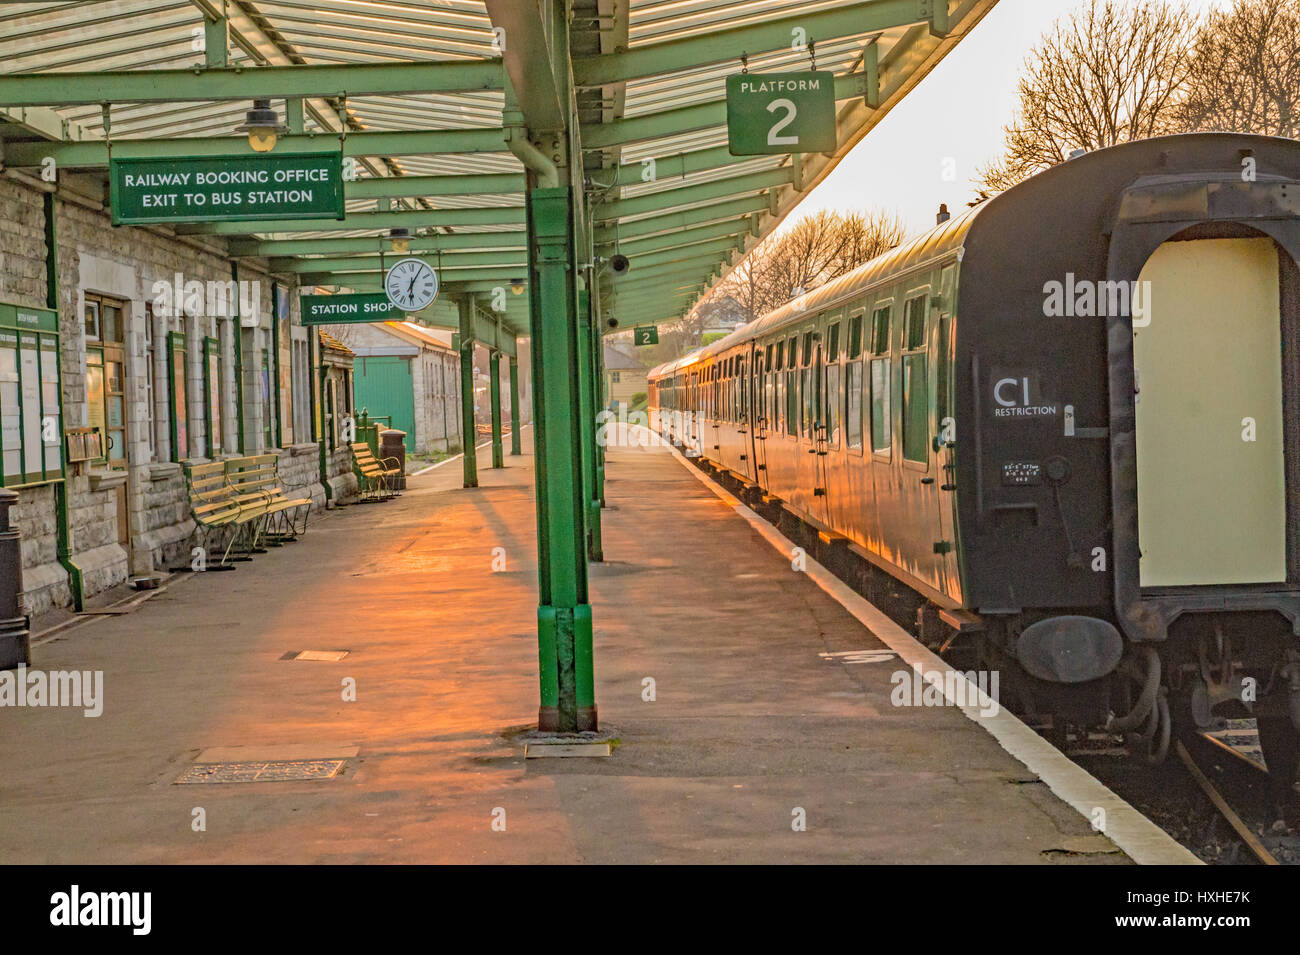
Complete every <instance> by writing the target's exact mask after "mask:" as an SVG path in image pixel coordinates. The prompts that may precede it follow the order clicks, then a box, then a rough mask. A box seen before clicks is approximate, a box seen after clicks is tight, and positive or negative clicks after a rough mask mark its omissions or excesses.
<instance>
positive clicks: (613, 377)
mask: <svg viewBox="0 0 1300 955" xmlns="http://www.w3.org/2000/svg"><path fill="white" fill-rule="evenodd" d="M609 380H610V383H611V384H615V385H617V384H618V372H616V371H611V372H610V373H609Z"/></svg>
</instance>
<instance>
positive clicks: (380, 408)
mask: <svg viewBox="0 0 1300 955" xmlns="http://www.w3.org/2000/svg"><path fill="white" fill-rule="evenodd" d="M353 387H354V389H355V391H356V406H357V410H358V411H360V410H363V409H364V410H365V411H366V412H367V413H368V414H369V415H370V417H371V418H387V417H391V418H392V422H393V427H394V428H397V429H398V430H399V431H405V432H406V442H405V443H406V453H407V454H411V453H413V452H414V451H415V382H414V381H413V379H412V377H411V359H409V358H403V357H402V356H400V355H378V356H373V357H365V358H358V359H357V361H356V366H355V370H354V375H353ZM383 427H384V425H383V423H382V422H381V423H380V428H383Z"/></svg>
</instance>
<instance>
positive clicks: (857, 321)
mask: <svg viewBox="0 0 1300 955" xmlns="http://www.w3.org/2000/svg"><path fill="white" fill-rule="evenodd" d="M861 354H862V312H857V313H856V314H854V315H852V316H850V318H849V361H852V360H853V359H855V358H857V357H858V356H859V355H861Z"/></svg>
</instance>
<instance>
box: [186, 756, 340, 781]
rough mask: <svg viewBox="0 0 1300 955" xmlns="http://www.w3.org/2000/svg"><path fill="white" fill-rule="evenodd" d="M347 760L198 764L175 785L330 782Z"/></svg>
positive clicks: (187, 771)
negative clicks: (302, 781)
mask: <svg viewBox="0 0 1300 955" xmlns="http://www.w3.org/2000/svg"><path fill="white" fill-rule="evenodd" d="M346 762H347V760H344V759H299V760H293V761H289V762H267V761H265V760H258V761H253V762H246V763H199V764H197V765H194V766H191V767H189V768H188V769H186V770H185V772H183V773H181V775H180V777H179V778H178V779H177V780H176V784H177V785H182V784H186V783H283V782H296V781H299V780H312V779H331V778H333V777H334V776H336V775H338V773H339V771H340V770H342V769H343V766H344V764H345V763H346Z"/></svg>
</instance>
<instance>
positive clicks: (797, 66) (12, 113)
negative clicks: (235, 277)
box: [0, 0, 996, 336]
mask: <svg viewBox="0 0 1300 955" xmlns="http://www.w3.org/2000/svg"><path fill="white" fill-rule="evenodd" d="M994 3H996V0H852V2H850V0H822V2H816V0H812V2H810V0H572V2H571V4H570V13H571V16H570V19H569V22H568V24H567V33H568V40H567V44H560V43H557V42H556V37H557V36H563V34H564V27H563V25H562V24H559V25H557V23H556V22H554V19H553V18H552V19H548V18H547V16H546V15H544V14H543V13H542V12H541V10H543V9H547V8H551V5H550V4H539V3H537V2H536V0H487V2H477V0H313V2H299V0H224V2H223V0H101V2H87V3H78V2H43V3H6V4H4V5H2V6H0V149H2V150H3V153H2V159H3V163H4V166H5V168H6V169H13V170H16V171H17V172H18V173H19V174H20V175H25V176H29V177H32V178H33V179H39V178H40V174H41V170H42V163H44V162H47V161H48V160H49V159H51V158H52V159H53V160H54V162H55V163H56V164H57V168H58V170H59V175H60V181H61V182H62V183H63V184H64V185H65V187H68V188H73V189H80V190H82V191H84V192H86V193H87V194H88V195H89V196H90V197H91V198H92V199H96V200H99V201H103V202H104V203H105V206H107V181H108V160H109V156H110V150H111V155H112V156H113V157H114V158H121V157H126V158H130V157H166V156H172V157H196V156H207V155H211V156H219V155H229V154H232V153H249V152H250V146H249V143H248V139H247V137H246V135H245V134H244V133H241V132H237V131H236V127H238V126H239V125H240V124H241V123H244V122H245V121H246V114H247V113H248V111H249V109H250V108H251V107H252V106H253V101H254V100H264V99H269V100H271V104H270V105H271V107H272V108H273V109H275V110H276V112H277V117H278V119H279V120H280V122H282V123H283V125H284V127H285V128H284V129H283V130H282V131H281V134H280V136H279V142H278V144H277V145H276V147H275V148H276V150H280V151H285V152H291V151H313V150H321V149H327V148H333V149H338V148H339V145H338V144H339V143H340V142H341V148H342V152H343V155H344V157H350V158H351V159H352V160H354V161H355V166H354V169H355V176H356V178H355V181H349V182H347V183H346V189H345V194H346V216H345V218H343V219H341V220H328V221H322V220H292V219H290V220H270V221H258V222H237V221H227V222H203V223H188V224H176V225H174V226H171V228H174V230H175V231H176V232H177V233H181V234H188V235H193V236H196V237H203V236H213V237H221V238H223V239H225V240H227V241H228V245H227V246H226V248H227V249H228V251H229V254H231V255H233V256H237V257H252V258H256V259H258V260H262V261H264V262H265V263H266V265H268V266H269V268H270V270H271V271H272V272H275V273H294V274H297V275H298V276H299V277H300V279H301V282H302V283H303V284H304V285H316V286H320V287H321V288H322V289H323V290H326V291H329V290H338V291H378V290H380V288H381V258H380V255H381V251H382V252H383V254H384V255H385V256H386V257H387V260H388V261H391V260H392V257H393V254H394V253H393V251H392V240H391V238H390V236H391V230H393V229H398V230H402V229H405V230H409V232H410V238H409V249H410V252H409V254H411V255H416V256H420V257H422V258H424V259H425V260H426V261H428V262H429V263H430V264H432V265H433V266H434V267H435V268H436V269H437V270H438V272H439V275H440V278H441V280H442V284H443V289H444V290H445V292H446V293H450V294H448V295H445V296H443V298H441V299H440V303H441V302H442V301H444V300H445V299H449V298H451V297H452V296H454V295H456V294H461V295H465V294H475V295H478V294H482V295H489V294H492V293H493V292H494V291H496V292H497V293H498V294H499V292H500V290H501V289H502V288H508V289H510V291H511V293H512V294H511V295H509V296H507V298H508V305H509V307H508V308H507V309H506V310H505V311H504V312H501V313H500V315H502V316H503V317H502V318H500V319H498V320H497V321H498V327H497V328H496V330H495V332H496V334H499V335H502V334H504V335H509V336H514V335H526V334H528V311H527V307H526V294H527V293H526V289H527V282H526V278H527V249H526V238H525V237H526V231H525V229H526V223H525V204H524V192H525V189H526V186H527V182H526V176H527V175H530V174H531V175H535V174H536V169H537V165H536V164H535V162H537V161H540V162H541V163H542V164H543V166H544V165H545V163H546V162H547V161H552V162H558V163H560V164H563V165H566V166H567V165H570V164H571V162H572V161H573V159H572V158H570V157H568V156H566V155H565V150H566V148H567V146H568V144H569V143H571V142H574V141H576V142H577V143H579V144H580V146H579V148H580V151H581V163H582V169H583V178H584V180H585V190H586V202H584V203H583V207H584V209H585V215H586V216H587V223H586V233H587V242H588V243H589V245H590V246H591V248H590V249H589V250H588V254H589V255H590V256H591V259H592V260H593V261H594V262H595V263H598V264H600V265H601V267H602V272H601V274H602V278H601V284H600V286H599V294H600V305H601V308H602V314H603V315H605V316H607V317H612V318H614V319H616V320H617V321H618V324H619V326H620V327H623V328H628V327H631V326H633V325H644V324H654V323H659V322H664V321H673V320H676V319H679V318H680V317H682V316H683V315H685V314H686V313H687V312H688V311H689V310H690V309H691V308H692V307H693V305H694V304H695V303H696V302H698V301H699V300H700V298H701V297H702V296H704V295H706V294H707V293H708V291H709V289H710V288H711V287H712V286H713V285H714V284H716V283H717V282H718V281H719V280H720V279H721V277H722V276H724V275H725V274H726V273H727V272H728V271H729V270H730V269H731V268H732V267H734V265H735V263H736V262H737V261H739V258H740V257H742V256H743V255H744V254H745V253H746V252H747V251H748V250H750V249H752V248H753V246H754V245H755V244H756V243H757V242H759V241H760V240H761V239H762V238H763V237H764V236H765V235H767V234H768V233H769V232H770V231H771V230H772V229H773V228H775V227H776V225H777V224H778V223H779V222H780V221H781V219H782V218H783V217H784V216H785V215H786V214H787V213H788V212H789V211H790V210H791V209H792V208H793V207H794V205H795V204H796V203H797V202H798V201H799V199H800V197H801V196H802V195H804V194H806V192H807V191H808V190H809V189H811V188H812V187H813V186H815V185H816V184H817V183H818V182H820V181H821V180H822V179H823V178H824V177H825V176H826V175H827V174H828V173H829V172H830V170H831V169H832V168H833V167H834V166H835V164H836V163H837V162H838V160H839V159H840V158H841V157H843V156H844V155H845V154H846V153H847V152H848V150H849V149H851V148H852V147H853V146H854V145H855V144H856V143H857V142H858V141H859V140H861V139H862V137H863V136H865V135H866V134H867V133H868V132H869V131H870V130H871V129H872V128H873V127H874V126H875V125H876V124H877V123H879V122H880V121H881V119H882V118H883V117H884V116H885V115H886V114H887V113H888V112H889V111H890V110H891V109H893V108H894V107H895V106H897V105H898V104H899V103H900V102H901V101H902V100H903V98H904V96H905V95H906V94H907V93H908V91H909V90H911V89H912V88H913V87H914V86H915V85H916V84H917V83H918V82H919V81H920V80H921V79H922V78H923V77H924V76H925V75H926V74H927V73H928V72H929V71H930V70H931V69H932V68H933V67H934V66H935V65H936V64H937V63H938V62H939V61H940V60H941V59H942V58H943V56H945V55H946V54H947V52H948V51H949V50H951V49H952V48H953V46H954V45H955V44H956V43H957V42H958V41H959V40H960V39H961V38H962V37H963V36H964V35H965V34H966V33H968V32H969V31H970V30H971V29H972V28H973V27H974V26H975V24H976V23H978V22H979V20H980V19H981V18H982V17H983V16H984V15H985V14H986V13H987V12H988V11H989V10H990V9H991V8H992V6H993V5H994ZM561 46H567V48H564V49H562V48H560V47H561ZM814 63H815V67H816V69H817V70H821V71H830V72H833V74H834V90H835V123H836V127H837V128H836V143H837V145H836V146H835V148H834V150H833V151H827V152H804V153H793V154H792V153H781V154H774V155H760V156H734V155H732V154H731V152H730V151H729V147H728V129H727V109H726V103H725V91H726V79H727V77H728V76H731V75H733V74H737V73H740V72H741V71H742V70H748V71H750V72H754V73H765V72H791V71H806V70H809V69H811V68H812V67H813V65H814ZM574 118H576V120H577V126H578V128H577V132H576V139H569V138H568V137H567V136H566V135H565V130H568V129H570V127H571V126H572V123H573V119H574ZM537 152H540V153H541V154H542V156H543V158H542V159H540V160H536V159H535V162H534V163H533V164H530V168H531V169H532V170H533V172H532V173H528V172H526V169H525V162H524V161H521V157H522V159H524V160H526V159H527V158H528V157H529V156H532V157H534V158H535V157H536V156H537ZM344 162H345V163H347V158H345V160H344ZM348 165H352V164H348ZM218 246H219V247H220V244H218ZM616 254H618V255H622V256H626V257H627V259H628V262H629V264H630V269H629V270H628V271H627V272H626V273H625V274H622V275H616V274H614V271H615V270H613V269H611V268H609V263H610V260H611V259H612V257H613V256H615V255H616ZM425 318H426V320H427V321H428V322H429V323H430V324H436V325H445V326H448V327H455V325H456V311H455V308H454V307H451V306H448V307H446V308H443V309H442V310H439V309H438V308H434V309H431V310H430V312H429V313H428V314H427V315H426V316H425Z"/></svg>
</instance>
